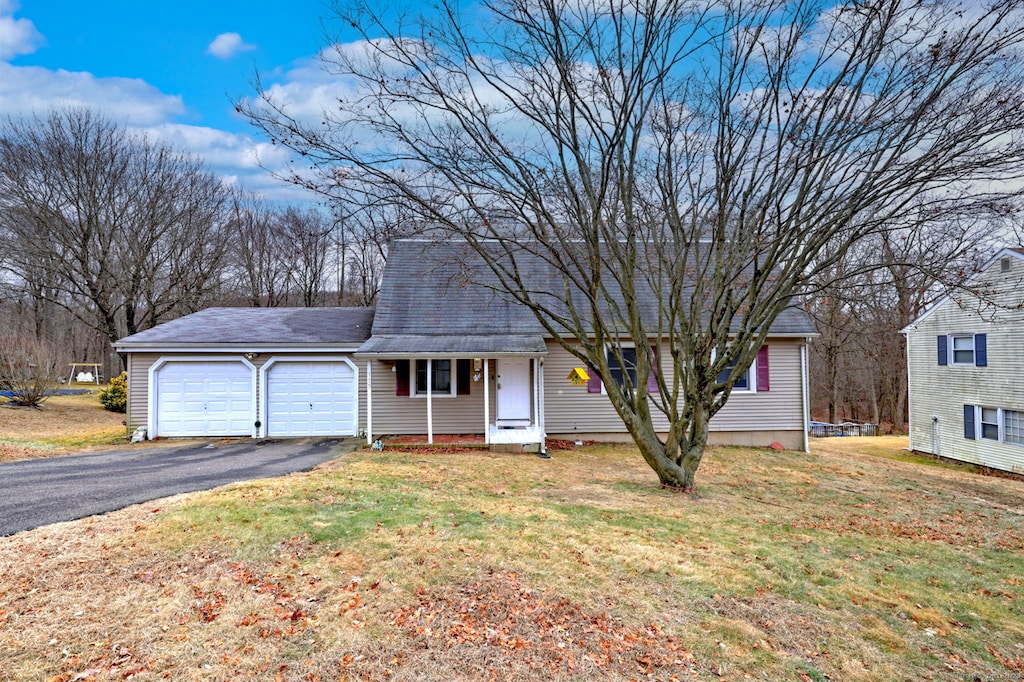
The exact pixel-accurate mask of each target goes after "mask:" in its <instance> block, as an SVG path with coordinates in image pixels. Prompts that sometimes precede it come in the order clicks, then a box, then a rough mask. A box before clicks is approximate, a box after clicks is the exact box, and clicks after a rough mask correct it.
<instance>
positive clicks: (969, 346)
mask: <svg viewBox="0 0 1024 682" xmlns="http://www.w3.org/2000/svg"><path fill="white" fill-rule="evenodd" d="M952 340H953V364H954V365H973V364H974V335H973V334H967V335H963V336H957V335H954V336H953V337H952Z"/></svg>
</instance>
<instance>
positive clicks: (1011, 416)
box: [1003, 410, 1024, 445]
mask: <svg viewBox="0 0 1024 682" xmlns="http://www.w3.org/2000/svg"><path fill="white" fill-rule="evenodd" d="M1003 440H1005V441H1006V442H1007V443H1013V444H1014V445H1024V412H1018V411H1017V410H1003Z"/></svg>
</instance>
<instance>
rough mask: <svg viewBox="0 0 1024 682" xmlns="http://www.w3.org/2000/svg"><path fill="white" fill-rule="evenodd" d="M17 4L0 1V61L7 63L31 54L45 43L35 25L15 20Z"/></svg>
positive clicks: (8, 0) (10, 1)
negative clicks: (20, 56) (21, 55)
mask: <svg viewBox="0 0 1024 682" xmlns="http://www.w3.org/2000/svg"><path fill="white" fill-rule="evenodd" d="M17 9H18V3H17V2H14V0H0V60H3V61H7V60H9V59H13V58H14V57H17V56H18V55H19V54H31V53H32V52H35V51H36V49H37V48H39V47H40V46H41V45H43V44H45V43H46V39H45V38H43V35H42V34H41V33H40V32H39V31H37V30H36V26H35V24H33V23H32V22H31V21H30V20H28V19H15V18H14V12H15V11H16V10H17Z"/></svg>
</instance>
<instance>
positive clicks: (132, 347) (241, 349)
mask: <svg viewBox="0 0 1024 682" xmlns="http://www.w3.org/2000/svg"><path fill="white" fill-rule="evenodd" d="M112 345H113V347H114V350H115V351H117V352H118V353H354V352H355V351H356V350H358V348H359V346H268V345H255V344H253V345H250V344H245V345H238V344H232V345H230V346H218V345H203V346H193V345H168V344H159V345H157V344H153V345H150V344H129V345H119V344H116V343H115V344H112Z"/></svg>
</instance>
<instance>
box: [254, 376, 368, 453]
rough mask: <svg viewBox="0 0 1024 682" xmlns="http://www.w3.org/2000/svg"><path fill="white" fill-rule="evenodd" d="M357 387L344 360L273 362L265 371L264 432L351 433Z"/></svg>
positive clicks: (274, 433)
mask: <svg viewBox="0 0 1024 682" xmlns="http://www.w3.org/2000/svg"><path fill="white" fill-rule="evenodd" d="M356 388H357V387H356V372H355V369H354V368H353V367H352V366H351V365H349V364H348V363H346V362H341V361H291V360H282V361H278V362H275V363H274V364H273V365H272V366H271V367H269V368H268V369H267V372H266V415H267V418H266V433H267V435H268V436H354V435H355V434H356V428H357V426H356V407H357V400H358V394H357V392H356Z"/></svg>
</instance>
